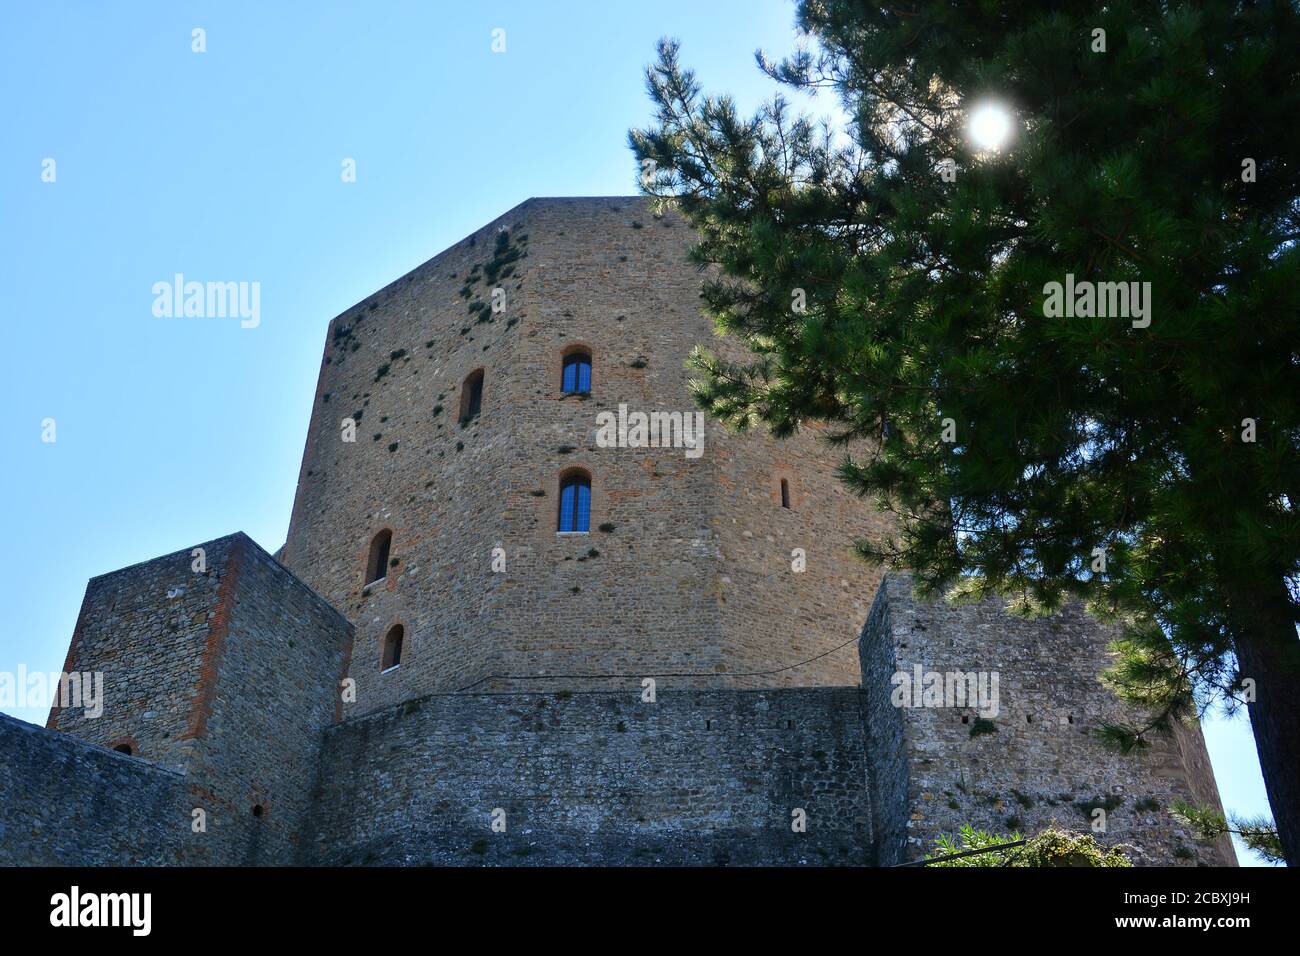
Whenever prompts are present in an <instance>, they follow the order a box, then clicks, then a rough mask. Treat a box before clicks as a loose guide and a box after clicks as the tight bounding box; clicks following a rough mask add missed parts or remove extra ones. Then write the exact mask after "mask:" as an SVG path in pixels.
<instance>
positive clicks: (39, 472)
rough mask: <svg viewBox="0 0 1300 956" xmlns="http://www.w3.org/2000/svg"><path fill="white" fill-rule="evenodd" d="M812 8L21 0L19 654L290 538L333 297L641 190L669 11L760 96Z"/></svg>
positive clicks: (4, 255) (13, 71)
mask: <svg viewBox="0 0 1300 956" xmlns="http://www.w3.org/2000/svg"><path fill="white" fill-rule="evenodd" d="M195 27H201V28H203V29H204V30H205V31H206V43H207V51H206V52H204V53H201V54H200V53H194V52H192V50H191V45H192V39H191V31H192V30H193V29H194V28H195ZM792 27H793V7H792V5H791V4H789V3H787V2H785V0H767V2H757V0H709V2H706V3H701V2H699V0H691V2H683V0H656V2H654V3H632V2H610V0H604V2H572V0H570V2H565V3H558V2H556V3H537V2H532V3H524V2H521V3H473V4H464V3H454V4H453V3H438V2H422V3H398V2H383V0H377V2H370V3H340V2H329V0H319V2H314V3H305V2H304V3H289V2H277V3H253V2H246V3H244V2H223V3H203V2H196V3H186V4H176V3H131V4H112V5H98V4H91V3H62V2H49V3H44V4H39V5H38V4H34V3H27V4H24V5H22V6H21V7H12V8H10V9H9V11H8V12H7V14H6V23H5V29H4V30H3V32H0V91H3V93H2V94H0V95H3V101H4V114H3V115H4V120H5V122H4V127H3V133H2V134H0V141H2V142H3V148H2V149H0V221H2V222H3V223H4V229H3V230H2V231H0V263H3V277H2V278H3V281H2V282H0V296H2V299H0V304H2V305H3V310H4V315H5V317H6V322H5V325H4V329H5V333H6V339H5V341H4V343H3V346H0V383H2V384H0V388H2V389H3V399H4V406H5V409H6V414H5V415H4V416H3V417H0V441H2V444H0V447H3V448H4V449H5V456H4V467H3V468H0V500H3V501H5V502H6V504H7V506H8V507H7V514H6V515H5V516H4V527H5V547H4V548H3V549H2V551H0V671H10V672H13V671H16V670H17V669H18V668H19V667H20V666H24V667H26V668H27V670H29V671H33V670H37V671H58V670H59V669H60V668H61V667H62V664H63V658H64V654H65V652H66V650H67V645H68V640H69V638H70V636H71V633H72V628H73V624H74V622H75V620H76V615H77V610H78V607H79V605H80V602H81V597H82V593H83V591H84V588H85V584H86V580H87V579H88V578H90V577H91V576H93V575H96V574H102V573H104V572H106V571H111V570H113V569H116V568H119V567H123V566H125V565H128V564H133V563H135V562H137V561H141V560H145V559H147V558H150V557H154V556H156V555H160V554H164V553H167V552H170V551H175V550H178V549H180V548H182V547H187V546H189V545H191V544H193V543H195V542H199V541H204V540H207V539H210V538H214V537H217V536H220V535H223V534H227V533H229V532H231V531H235V530H243V531H246V532H248V533H249V534H250V535H251V536H252V537H253V538H254V539H256V540H257V541H258V542H260V543H261V544H262V545H263V546H265V547H267V548H268V549H275V548H278V547H279V546H280V544H281V543H282V542H283V541H284V536H285V532H286V530H287V527H288V521H289V509H290V506H291V504H292V501H293V492H294V485H295V482H296V480H297V475H298V465H299V460H300V457H301V455H302V447H303V441H304V439H305V437H306V430H307V421H308V416H309V412H310V407H311V400H312V395H313V391H314V388H315V380H316V374H317V371H318V368H319V363H320V355H321V348H322V346H323V344H324V337H325V327H326V323H327V322H328V321H329V319H331V318H332V317H333V316H335V315H337V314H338V313H340V312H342V311H343V310H345V309H346V308H347V307H348V306H350V305H352V304H353V303H355V302H356V301H358V300H359V299H361V298H363V297H365V296H366V295H368V294H370V293H371V292H373V291H374V290H376V289H378V288H380V287H381V286H383V285H385V284H386V283H388V282H390V281H392V280H393V279H394V278H396V277H398V276H400V275H402V274H403V273H405V272H407V271H408V270H410V269H411V268H412V267H414V266H416V265H418V264H419V263H421V262H423V261H425V260H426V259H428V258H430V257H431V256H433V255H435V254H436V253H437V252H439V251H440V250H442V249H443V248H445V247H446V246H448V245H450V244H451V243H453V242H455V241H456V240H458V239H459V238H461V237H462V236H464V235H466V234H467V233H469V232H472V231H473V230H474V229H476V228H478V227H479V226H481V225H482V224H484V223H485V222H487V221H489V220H491V219H493V218H495V217H496V216H498V215H500V214H501V213H503V212H505V211H506V210H507V209H509V208H510V207H512V206H514V205H516V204H517V203H519V202H521V201H522V200H524V199H526V198H528V197H529V196H562V195H611V194H618V195H622V194H630V193H634V192H635V191H636V166H635V163H634V161H633V159H632V156H631V154H630V153H629V151H628V150H627V147H626V131H627V129H628V127H629V126H633V125H643V124H644V123H645V122H646V121H647V120H648V119H649V116H650V104H649V101H648V99H647V97H646V95H645V92H644V87H643V78H642V69H643V67H644V65H645V64H646V63H647V62H649V61H650V60H651V59H652V58H653V55H654V45H655V42H656V40H657V39H658V38H659V37H661V36H663V35H672V36H675V37H677V38H679V39H680V40H681V41H682V54H683V60H684V61H685V62H686V63H688V64H689V65H690V66H692V67H693V68H694V69H696V71H697V72H698V74H699V76H700V78H701V79H702V80H703V81H704V83H705V86H706V88H708V89H710V90H713V91H728V92H730V93H732V94H733V95H735V96H736V98H737V99H738V101H739V103H740V105H741V106H742V107H743V108H750V107H753V106H755V105H757V104H758V103H759V101H761V100H762V99H764V98H765V97H767V96H768V95H770V93H771V92H772V89H773V86H772V84H771V83H770V82H769V81H768V80H767V79H766V78H765V77H763V76H762V75H761V74H760V73H759V72H758V71H757V69H756V68H755V66H754V61H753V51H754V50H755V49H756V48H758V47H764V48H766V49H768V50H770V51H772V52H773V53H783V52H786V51H788V50H789V49H790V47H791V44H792V41H793V33H792ZM497 28H500V29H503V30H504V31H505V46H506V49H505V52H504V53H494V52H493V51H492V39H493V38H492V31H493V30H494V29H497ZM833 105H834V104H833V103H832V102H831V101H829V100H826V101H824V102H823V103H822V104H821V106H820V109H819V111H820V112H831V111H832V109H833ZM47 158H52V159H53V160H54V161H55V176H56V178H55V181H54V182H52V183H47V182H42V181H41V173H42V163H43V161H44V160H45V159H47ZM348 158H351V159H353V160H355V162H356V171H357V177H356V179H357V181H356V182H355V183H344V182H342V180H341V177H340V172H341V169H342V166H341V164H342V163H343V161H344V160H345V159H348ZM176 273H183V274H184V275H186V276H187V277H190V278H195V279H200V280H223V281H224V280H230V281H247V282H254V281H255V282H258V283H260V287H261V323H260V325H259V326H258V327H257V328H255V329H242V328H240V327H239V323H238V321H237V320H231V319H201V320H200V319H188V320H168V319H162V318H157V317H155V316H154V315H153V312H152V305H153V294H152V291H151V289H152V286H153V284H154V283H155V282H158V281H164V280H170V279H171V278H172V276H174V275H175V274H176ZM47 418H53V419H54V420H55V423H56V425H55V427H56V436H57V440H56V441H55V442H54V443H53V444H49V443H44V442H42V441H41V431H42V426H41V423H42V421H43V420H44V419H47ZM6 709H7V711H8V712H9V713H12V714H14V715H16V716H18V717H22V718H24V719H27V720H32V721H36V722H44V719H45V710H44V708H21V707H14V708H6ZM1207 738H1208V740H1209V744H1210V748H1211V755H1212V757H1213V760H1214V765H1215V771H1216V774H1217V776H1218V782H1219V787H1220V790H1221V792H1222V793H1223V797H1224V802H1225V804H1226V805H1227V806H1228V807H1230V808H1232V809H1236V810H1239V811H1244V812H1251V813H1254V812H1266V811H1267V803H1266V801H1265V798H1264V795H1263V785H1262V782H1261V781H1260V777H1259V768H1258V761H1257V759H1256V756H1255V751H1254V746H1253V742H1252V740H1251V737H1250V732H1249V727H1248V725H1247V724H1246V723H1245V721H1244V719H1243V720H1237V721H1234V722H1232V723H1224V722H1222V721H1216V722H1212V723H1211V724H1210V725H1209V726H1208V727H1207Z"/></svg>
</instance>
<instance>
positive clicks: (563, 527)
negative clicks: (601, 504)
mask: <svg viewBox="0 0 1300 956" xmlns="http://www.w3.org/2000/svg"><path fill="white" fill-rule="evenodd" d="M590 525H591V476H590V475H588V474H587V473H586V472H584V471H575V472H572V473H571V474H568V475H565V476H564V478H563V479H561V481H560V521H559V530H560V531H589V530H591V528H590Z"/></svg>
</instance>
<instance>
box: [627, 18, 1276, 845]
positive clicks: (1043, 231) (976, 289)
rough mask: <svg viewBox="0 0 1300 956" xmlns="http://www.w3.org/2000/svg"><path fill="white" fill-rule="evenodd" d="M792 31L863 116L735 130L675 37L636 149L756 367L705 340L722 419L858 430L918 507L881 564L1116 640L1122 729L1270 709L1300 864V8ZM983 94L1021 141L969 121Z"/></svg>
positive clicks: (894, 22)
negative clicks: (1084, 604) (986, 134)
mask: <svg viewBox="0 0 1300 956" xmlns="http://www.w3.org/2000/svg"><path fill="white" fill-rule="evenodd" d="M798 25H799V28H800V30H801V31H802V32H803V33H804V34H806V37H807V44H806V48H804V49H800V50H798V51H796V52H795V53H793V54H792V55H790V56H789V57H787V58H785V59H784V60H781V61H779V62H773V61H769V60H767V59H766V58H765V57H764V56H763V55H762V54H760V55H759V66H760V68H762V69H764V70H765V71H766V72H767V73H768V74H769V75H770V76H771V77H773V78H774V79H776V80H777V81H779V82H780V83H782V84H786V85H787V86H788V87H789V88H791V89H793V90H795V91H798V92H800V93H811V94H816V93H817V92H822V91H824V92H827V93H830V94H832V95H834V96H837V97H838V101H839V103H840V104H841V106H842V108H843V110H844V112H845V114H846V115H847V117H848V118H849V120H848V122H847V124H846V125H845V128H837V127H836V126H835V125H834V124H831V123H830V122H828V121H821V122H815V121H813V120H811V119H809V118H808V117H806V116H804V115H797V114H796V111H794V110H793V109H792V107H791V106H790V105H789V103H788V101H787V100H786V99H785V98H784V97H781V96H778V97H777V98H775V99H774V100H773V101H772V102H771V103H770V104H768V105H767V106H765V107H764V108H763V109H762V110H761V111H760V112H758V113H757V114H756V115H754V116H748V117H747V116H742V115H740V113H739V112H738V110H737V108H736V106H735V104H734V102H733V101H732V100H731V99H729V98H728V97H725V96H723V97H714V96H705V95H704V94H703V93H702V91H701V86H700V84H699V83H698V82H697V81H696V79H695V77H694V76H693V75H692V74H691V72H690V71H688V70H686V69H684V68H683V67H682V65H681V64H680V62H679V56H678V48H677V46H676V44H675V43H673V42H671V41H664V42H662V43H661V45H660V49H659V59H658V62H657V63H656V64H655V65H653V66H652V67H651V68H650V69H649V70H648V71H647V77H648V82H649V90H650V94H651V97H652V99H653V101H654V103H655V105H656V108H657V120H656V122H655V124H653V125H652V126H651V127H650V128H647V129H641V130H633V131H632V133H631V134H630V140H631V144H632V148H633V151H634V153H635V154H636V156H637V159H638V160H639V161H640V164H641V169H642V184H643V186H644V187H645V190H646V192H647V193H649V194H651V195H654V196H658V197H662V198H664V200H665V201H671V202H674V203H676V204H677V205H678V206H679V207H680V208H681V209H682V210H683V211H684V212H685V213H686V214H687V215H688V216H689V217H690V218H691V220H692V222H693V223H694V225H695V226H696V227H697V229H698V232H699V236H700V239H699V242H698V245H697V247H696V248H695V250H694V253H693V254H694V256H695V259H696V261H697V262H698V263H700V264H701V265H709V266H712V267H714V268H713V269H712V270H711V272H710V275H711V278H710V279H708V280H707V282H706V285H705V290H704V296H703V298H704V303H705V308H706V310H707V311H708V312H709V313H711V314H712V315H713V316H714V317H715V319H716V321H717V323H718V326H719V327H720V329H721V330H722V331H723V332H725V333H727V334H729V335H731V336H735V337H737V338H738V339H740V340H741V341H743V342H744V343H745V344H746V345H747V346H748V348H749V350H750V352H751V353H752V357H751V359H750V360H747V361H745V362H742V363H734V362H726V361H723V360H721V359H719V358H718V357H716V356H715V355H713V354H711V353H710V352H708V351H706V350H699V351H697V353H696V355H695V357H694V361H695V363H696V365H697V367H698V369H699V372H700V377H699V380H698V382H697V386H696V387H697V395H696V397H697V399H698V401H699V402H700V403H701V405H702V406H703V407H704V408H705V409H707V410H708V411H709V412H711V413H712V414H713V415H715V416H717V417H718V418H720V419H722V420H724V421H727V422H729V423H730V424H732V425H734V426H736V427H738V428H746V427H753V426H765V427H767V428H769V429H770V430H771V431H772V432H773V433H775V434H777V435H785V434H789V433H790V432H792V431H793V430H795V429H796V428H798V427H799V426H800V424H801V423H803V422H805V421H810V420H817V421H823V422H830V423H833V424H834V425H835V426H836V428H835V429H834V430H833V431H834V440H836V441H839V442H842V443H844V446H845V449H846V458H845V461H844V464H843V465H842V468H841V477H842V479H843V480H844V481H845V482H846V483H847V484H848V486H849V487H850V488H852V489H853V490H854V491H855V492H857V493H858V494H860V495H864V496H869V497H870V498H872V499H873V500H875V501H876V502H877V503H878V504H879V505H880V507H882V508H884V509H886V510H889V511H891V512H893V513H894V514H895V515H896V516H897V521H896V525H897V530H896V531H895V532H894V533H893V534H892V535H891V536H889V537H888V538H886V539H870V540H864V541H862V542H861V544H860V545H859V549H860V551H861V553H862V555H863V556H864V557H866V558H869V559H872V560H878V561H886V562H889V563H891V564H893V565H896V566H903V567H908V568H911V569H913V570H914V571H915V572H916V574H917V577H918V579H919V580H920V581H921V582H922V584H923V586H924V587H925V588H926V589H927V590H929V591H931V592H932V593H934V592H939V591H949V590H952V589H954V588H955V589H956V590H958V591H961V592H965V593H968V594H970V595H972V596H975V597H982V596H984V595H988V594H995V593H996V594H1002V595H1009V596H1011V597H1012V598H1013V599H1014V603H1015V605H1016V606H1017V607H1020V608H1022V609H1024V610H1053V609H1055V608H1057V607H1059V606H1060V605H1061V603H1062V602H1063V601H1065V600H1067V599H1070V598H1073V597H1081V598H1084V599H1086V600H1087V601H1088V602H1089V606H1090V607H1091V608H1092V609H1093V610H1094V611H1097V612H1098V613H1105V614H1109V615H1113V616H1114V617H1115V618H1116V619H1118V620H1119V621H1121V622H1122V623H1123V625H1124V632H1123V633H1124V639H1123V641H1122V642H1121V647H1120V650H1121V652H1122V654H1121V657H1120V660H1119V663H1118V665H1117V666H1116V668H1115V669H1114V671H1113V673H1112V674H1111V675H1110V676H1111V680H1112V682H1113V683H1114V684H1115V685H1116V686H1117V687H1118V688H1119V689H1121V690H1122V691H1123V692H1124V693H1125V694H1126V695H1128V696H1129V697H1131V698H1133V699H1136V700H1140V701H1142V702H1144V703H1146V704H1148V705H1150V707H1151V709H1152V713H1153V718H1152V724H1151V727H1147V728H1118V727H1114V728H1108V734H1109V736H1110V737H1111V739H1112V741H1113V742H1116V743H1118V744H1121V745H1123V746H1129V747H1131V746H1140V745H1142V744H1143V743H1144V741H1145V740H1146V739H1147V738H1148V737H1149V735H1150V733H1151V732H1152V731H1153V729H1154V728H1158V727H1163V726H1165V725H1166V724H1167V722H1168V721H1169V720H1170V719H1175V718H1180V717H1184V716H1187V715H1189V714H1191V713H1194V712H1197V711H1201V712H1203V711H1204V709H1205V708H1206V707H1208V706H1210V705H1211V704H1213V703H1214V702H1215V701H1218V702H1220V703H1222V704H1224V705H1226V706H1227V707H1228V708H1230V709H1231V708H1235V707H1238V706H1240V705H1242V704H1245V705H1246V706H1247V707H1248V709H1249V713H1250V717H1251V722H1252V725H1253V728H1254V733H1255V738H1256V741H1257V746H1258V750H1259V756H1260V762H1261V765H1262V768H1263V772H1264V779H1265V783H1266V786H1267V790H1268V795H1269V800H1270V802H1271V804H1272V808H1273V812H1274V815H1275V818H1276V821H1277V826H1278V830H1279V833H1280V837H1281V841H1282V845H1283V848H1284V850H1285V854H1286V858H1287V860H1288V861H1289V862H1290V863H1292V864H1295V863H1297V862H1300V694H1297V693H1296V685H1297V680H1298V679H1300V642H1298V641H1297V636H1296V624H1297V621H1298V620H1300V591H1298V586H1297V580H1298V575H1297V572H1298V571H1300V521H1298V520H1297V512H1296V504H1297V501H1300V354H1298V352H1297V349H1298V347H1300V346H1298V343H1300V323H1298V322H1297V314H1298V312H1300V250H1298V249H1297V247H1296V239H1297V238H1298V237H1300V190H1298V189H1297V185H1298V183H1300V83H1298V82H1297V72H1298V70H1300V60H1298V59H1297V57H1296V56H1295V51H1296V50H1297V49H1300V16H1298V15H1297V10H1296V7H1295V5H1294V4H1292V3H1285V2H1272V3H1270V2H1237V3H1221V4H1205V5H1199V4H1188V5H1173V4H1170V3H1165V2H1143V0H1135V2H1130V0H1118V2H1114V3H1107V4H1104V5H1102V4H1096V3H1079V2H1067V3H1052V4H1013V3H977V4H964V5H953V4H950V3H947V2H941V0H933V2H932V0H910V2H905V3H888V2H887V3H882V4H861V3H856V2H850V0H805V2H803V3H801V4H800V6H799V9H798ZM985 101H995V102H997V103H1000V104H1002V108H1003V109H1004V110H1005V114H1006V115H1007V116H1008V117H1009V119H1010V124H1011V129H1012V136H1011V138H1010V139H1009V140H1008V141H1007V142H1006V143H1005V145H1003V146H1002V147H1001V148H1000V149H992V148H989V147H987V146H985V147H983V148H981V147H979V146H977V145H976V144H975V143H974V142H973V141H972V138H971V136H970V135H969V129H968V126H969V124H970V122H971V120H972V117H973V115H974V113H975V111H976V110H977V108H978V107H979V105H980V104H981V103H983V102H985ZM995 115H996V114H995ZM1052 283H1057V284H1059V290H1058V289H1057V287H1055V286H1053V285H1051V284H1052ZM1090 283H1093V284H1100V283H1124V284H1125V285H1124V286H1118V285H1112V286H1101V285H1096V286H1095V287H1093V286H1090V285H1089V284H1090ZM1130 283H1137V285H1128V284H1130ZM1147 283H1149V285H1145V284H1147ZM1089 289H1092V291H1095V292H1097V293H1098V295H1097V296H1095V297H1093V298H1092V301H1091V302H1089V294H1088V293H1087V292H1086V291H1085V292H1080V291H1079V290H1089ZM1070 290H1073V291H1074V292H1075V295H1073V296H1071V297H1069V299H1068V301H1067V299H1066V292H1067V291H1070ZM1144 290H1149V297H1147V298H1145V299H1144V298H1143V292H1144ZM1125 292H1127V293H1131V294H1132V295H1131V296H1130V298H1129V300H1128V301H1127V303H1125V302H1124V301H1123V299H1122V298H1121V296H1122V294H1123V293H1125ZM1058 293H1059V294H1058ZM1126 305H1127V309H1126V308H1125V306H1126ZM1058 306H1059V308H1058ZM1144 312H1145V314H1143V313H1144ZM864 445H865V446H866V447H867V448H868V449H869V450H868V451H866V452H858V451H855V449H858V448H860V447H863V446H864Z"/></svg>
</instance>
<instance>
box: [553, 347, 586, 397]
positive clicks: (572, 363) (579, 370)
mask: <svg viewBox="0 0 1300 956" xmlns="http://www.w3.org/2000/svg"><path fill="white" fill-rule="evenodd" d="M560 391H562V392H564V393H565V394H566V395H571V394H574V393H586V392H590V391H591V353H590V352H570V353H569V354H568V355H566V356H565V357H564V371H563V373H562V374H561V376H560Z"/></svg>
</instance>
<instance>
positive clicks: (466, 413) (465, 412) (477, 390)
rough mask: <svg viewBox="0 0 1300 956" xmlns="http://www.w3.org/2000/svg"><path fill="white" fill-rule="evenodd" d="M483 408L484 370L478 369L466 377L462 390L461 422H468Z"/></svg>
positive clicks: (476, 416)
mask: <svg viewBox="0 0 1300 956" xmlns="http://www.w3.org/2000/svg"><path fill="white" fill-rule="evenodd" d="M482 410H483V370H482V369H481V368H480V369H476V370H475V371H473V372H470V373H469V375H468V376H467V377H466V378H465V384H464V385H463V386H462V387H461V390H460V423H461V424H462V425H465V424H468V423H469V422H471V421H473V420H474V419H476V418H478V415H479V412H480V411H482Z"/></svg>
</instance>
